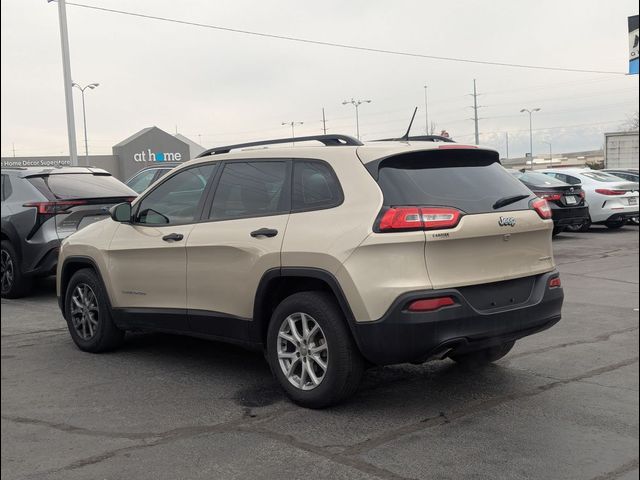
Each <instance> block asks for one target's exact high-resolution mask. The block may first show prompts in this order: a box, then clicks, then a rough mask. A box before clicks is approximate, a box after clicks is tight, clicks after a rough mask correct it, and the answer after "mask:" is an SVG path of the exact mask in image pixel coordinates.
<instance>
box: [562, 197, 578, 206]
mask: <svg viewBox="0 0 640 480" xmlns="http://www.w3.org/2000/svg"><path fill="white" fill-rule="evenodd" d="M564 198H565V200H566V201H567V205H577V203H578V199H577V198H576V197H575V196H573V195H567V196H566V197H564Z"/></svg>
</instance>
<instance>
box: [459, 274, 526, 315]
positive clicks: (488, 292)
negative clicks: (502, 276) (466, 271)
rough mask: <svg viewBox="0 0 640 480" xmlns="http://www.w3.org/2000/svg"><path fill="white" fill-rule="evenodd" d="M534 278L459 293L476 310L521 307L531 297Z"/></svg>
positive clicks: (474, 287)
mask: <svg viewBox="0 0 640 480" xmlns="http://www.w3.org/2000/svg"><path fill="white" fill-rule="evenodd" d="M536 278H537V277H535V276H533V277H525V278H517V279H515V280H507V281H504V282H496V283H486V284H483V285H473V286H470V287H462V288H460V289H459V290H460V293H462V295H464V298H465V299H466V300H467V302H469V303H470V304H471V306H472V307H473V308H475V309H476V310H480V311H482V310H493V309H496V308H505V307H511V306H516V305H521V304H523V303H525V302H527V300H529V298H530V297H531V292H532V291H533V286H534V285H535V281H536Z"/></svg>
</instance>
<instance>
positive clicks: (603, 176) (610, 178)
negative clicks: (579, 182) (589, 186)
mask: <svg viewBox="0 0 640 480" xmlns="http://www.w3.org/2000/svg"><path fill="white" fill-rule="evenodd" d="M582 175H584V176H585V177H587V178H591V179H593V180H597V181H598V182H612V183H613V182H619V181H620V177H616V176H614V175H610V174H608V173H602V172H583V173H582Z"/></svg>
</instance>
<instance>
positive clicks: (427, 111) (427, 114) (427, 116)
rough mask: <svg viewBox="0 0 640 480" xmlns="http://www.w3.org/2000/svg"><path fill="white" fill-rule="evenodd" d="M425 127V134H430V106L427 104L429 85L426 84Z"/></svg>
mask: <svg viewBox="0 0 640 480" xmlns="http://www.w3.org/2000/svg"><path fill="white" fill-rule="evenodd" d="M424 127H425V134H426V135H429V108H428V106H427V85H426V84H425V86H424Z"/></svg>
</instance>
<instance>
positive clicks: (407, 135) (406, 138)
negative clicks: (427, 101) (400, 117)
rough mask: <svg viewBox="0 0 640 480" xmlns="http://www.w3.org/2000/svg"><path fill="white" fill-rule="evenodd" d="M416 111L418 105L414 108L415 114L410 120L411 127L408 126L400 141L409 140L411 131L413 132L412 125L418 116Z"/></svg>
mask: <svg viewBox="0 0 640 480" xmlns="http://www.w3.org/2000/svg"><path fill="white" fill-rule="evenodd" d="M416 113H418V107H416V108H415V109H414V110H413V116H412V117H411V121H410V122H409V128H407V132H406V133H405V134H404V135H403V136H402V137H400V138H399V139H398V140H399V141H401V142H408V141H409V132H411V126H412V125H413V121H414V120H415V118H416Z"/></svg>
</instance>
